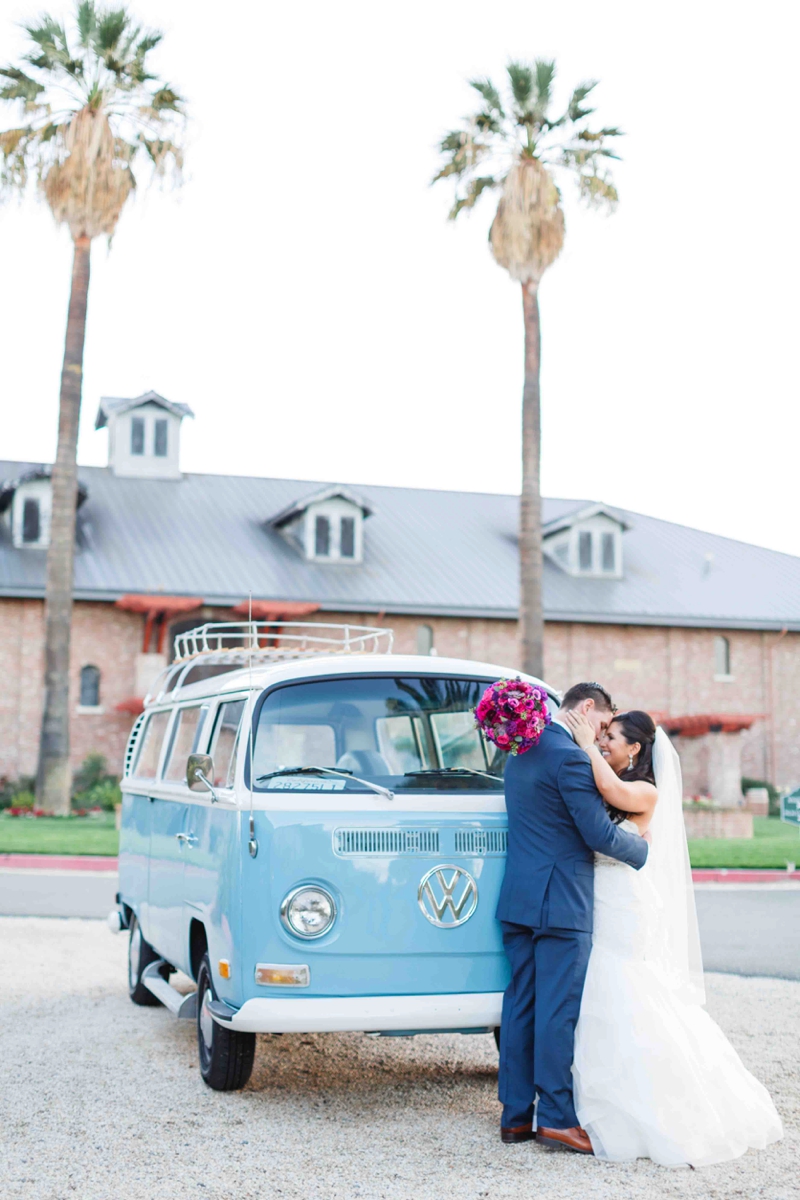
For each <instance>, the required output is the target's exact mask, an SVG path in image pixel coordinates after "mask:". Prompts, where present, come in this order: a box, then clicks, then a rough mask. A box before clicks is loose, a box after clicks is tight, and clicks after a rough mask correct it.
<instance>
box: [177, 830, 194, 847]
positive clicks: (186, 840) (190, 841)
mask: <svg viewBox="0 0 800 1200" xmlns="http://www.w3.org/2000/svg"><path fill="white" fill-rule="evenodd" d="M175 837H176V838H177V839H178V841H179V842H183V844H184V846H193V845H194V844H195V842H196V841H197V838H196V837H195V836H194V834H193V833H176V834H175Z"/></svg>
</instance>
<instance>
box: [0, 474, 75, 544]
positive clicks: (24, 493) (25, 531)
mask: <svg viewBox="0 0 800 1200" xmlns="http://www.w3.org/2000/svg"><path fill="white" fill-rule="evenodd" d="M50 472H51V468H50V467H46V466H44V467H34V468H33V469H32V470H30V471H27V472H26V473H25V474H24V475H21V476H20V477H19V479H9V480H7V481H6V482H5V483H2V484H0V522H2V524H3V525H5V527H6V528H7V529H8V530H9V532H10V534H11V542H12V545H13V546H14V547H15V549H17V550H46V549H47V547H48V545H49V543H50V522H51V517H52V508H53V490H52V484H51V482H50ZM87 494H88V493H87V491H86V487H85V486H84V484H82V483H80V482H79V483H78V496H77V507H78V508H80V506H81V505H82V504H83V503H84V501H85V500H86V497H87Z"/></svg>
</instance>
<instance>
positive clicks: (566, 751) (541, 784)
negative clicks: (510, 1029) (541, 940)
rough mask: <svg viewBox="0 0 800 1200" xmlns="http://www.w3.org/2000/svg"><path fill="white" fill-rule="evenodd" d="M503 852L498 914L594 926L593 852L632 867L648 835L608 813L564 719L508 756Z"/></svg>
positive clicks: (641, 857)
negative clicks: (617, 822)
mask: <svg viewBox="0 0 800 1200" xmlns="http://www.w3.org/2000/svg"><path fill="white" fill-rule="evenodd" d="M505 793H506V808H507V809H508V859H507V861H506V873H505V877H504V879H503V885H502V888H501V889H500V900H499V902H498V905H497V918H498V920H500V921H512V922H513V923H514V924H517V925H528V926H531V927H536V926H541V924H542V905H543V903H544V899H545V896H547V897H548V903H549V911H548V919H547V924H548V927H553V928H558V929H579V930H583V931H585V932H587V933H591V930H592V916H593V909H594V858H593V854H592V852H593V851H594V850H599V851H601V852H602V853H603V854H607V855H608V856H609V857H610V858H616V859H619V861H620V862H624V863H627V864H628V866H630V867H635V868H636V869H637V870H638V869H639V868H640V867H643V866H644V864H645V862H646V860H647V849H648V847H647V842H645V841H644V839H643V838H641V837H639V836H638V834H635V833H628V832H627V831H626V830H624V829H620V828H619V827H618V826H617V825H615V824H614V823H613V821H612V820H611V819H610V817H609V815H608V813H607V812H606V810H605V808H604V806H603V801H602V798H601V796H600V793H599V792H598V790H597V788H596V787H595V782H594V776H593V775H592V768H591V764H590V763H589V759H588V757H587V755H586V754H585V753H584V751H583V750H581V749H580V747H579V746H577V745H576V744H575V742H574V741H573V740H572V738H571V737H570V735H569V733H568V732H567V730H566V729H564V728H563V726H561V725H548V726H547V728H546V729H545V730H544V732H543V733H542V736H541V740H540V741H539V744H538V746H533V747H531V749H530V750H528V751H527V753H525V754H518V755H515V756H513V757H511V756H510V757H509V759H508V762H507V764H506V771H505Z"/></svg>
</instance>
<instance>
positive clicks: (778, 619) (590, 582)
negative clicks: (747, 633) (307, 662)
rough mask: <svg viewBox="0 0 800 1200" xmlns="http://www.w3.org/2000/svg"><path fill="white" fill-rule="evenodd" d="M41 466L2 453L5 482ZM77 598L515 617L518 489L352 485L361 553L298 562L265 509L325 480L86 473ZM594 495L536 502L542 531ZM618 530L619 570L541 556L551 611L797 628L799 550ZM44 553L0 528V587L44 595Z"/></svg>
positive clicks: (628, 517) (614, 619)
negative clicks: (308, 604) (167, 598)
mask: <svg viewBox="0 0 800 1200" xmlns="http://www.w3.org/2000/svg"><path fill="white" fill-rule="evenodd" d="M35 466H38V464H31V463H2V462H0V480H3V479H7V480H11V479H15V478H19V477H20V476H21V475H23V474H24V473H25V472H26V471H28V470H30V469H32V468H33V467H35ZM79 474H80V479H81V482H82V483H83V484H84V485H85V486H86V488H87V490H88V498H87V500H86V502H85V503H84V504H83V505H82V506H81V509H80V513H79V516H78V538H77V554H76V558H75V594H76V598H77V599H83V600H116V599H117V598H118V597H120V596H122V595H124V594H130V593H133V592H145V593H158V592H162V593H165V594H167V595H185V596H202V597H203V599H204V602H205V603H206V604H215V605H234V604H238V603H239V602H241V601H242V600H243V599H245V598H246V597H247V595H248V593H249V592H250V591H252V593H253V597H254V598H256V599H260V600H271V599H275V600H299V601H313V602H316V603H319V604H320V605H321V608H322V609H323V610H324V611H329V612H331V611H338V612H354V613H356V612H359V613H360V612H365V613H369V612H373V613H374V612H380V611H385V612H386V613H387V614H391V613H409V614H418V615H420V616H423V615H429V616H436V615H442V616H484V617H506V618H513V617H516V615H517V595H518V564H517V532H516V531H517V507H518V498H517V497H516V496H498V495H485V494H482V493H478V492H446V491H434V490H427V489H421V488H395V487H378V486H369V485H364V486H359V488H358V493H359V497H363V500H364V503H365V504H366V505H368V506H369V507H370V508H371V509H372V510H373V514H374V515H372V516H371V517H370V518H369V519H368V520H367V521H366V522H365V525H364V561H363V562H362V563H358V564H356V563H345V562H337V563H330V564H328V563H320V562H318V561H317V562H307V561H306V560H305V559H304V558H303V557H302V556H301V554H300V553H299V551H298V550H297V549H296V548H295V547H294V546H292V545H290V544H289V542H288V541H287V540H286V539H285V538H284V537H283V536H282V535H281V534H280V533H279V532H278V531H276V530H275V529H273V528H271V526H270V524H269V522H270V518H272V517H274V514H275V513H279V512H281V511H282V510H284V509H287V508H289V507H290V506H292V505H294V504H295V503H296V502H297V501H298V500H303V499H304V498H307V497H308V496H309V494H311V495H313V494H315V492H317V491H318V490H320V489H327V488H329V487H331V485H330V484H323V483H312V482H309V481H307V480H302V481H297V480H289V479H258V478H247V477H240V476H231V475H184V476H183V478H182V479H179V480H157V479H139V478H134V479H131V478H120V477H118V476H116V475H114V474H113V472H112V471H111V470H109V469H108V468H101V467H81V468H80V469H79ZM591 504H592V502H591V501H588V500H585V499H584V500H545V501H544V519H545V522H546V524H547V525H551V524H552V523H554V522H559V523H560V521H561V518H563V517H566V516H568V515H571V514H576V515H577V514H578V513H581V512H584V511H586V510H587V508H589V507H590V506H591ZM603 511H605V512H608V513H609V514H612V515H614V516H615V517H616V518H618V519H619V520H620V521H621V522H622V523H623V524H624V525H625V526H626V527H627V529H626V532H624V533H623V534H622V544H623V555H624V558H623V577H622V578H621V579H602V578H576V577H573V576H571V575H568V574H567V573H566V572H565V571H563V570H562V569H561V567H559V566H558V565H557V564H556V563H555V562H552V561H550V560H549V559H546V560H545V564H544V607H545V616H546V617H547V618H548V619H550V620H562V621H592V622H598V621H599V622H611V623H615V624H646V625H687V626H709V627H717V628H724V627H729V628H752V629H780V628H782V627H784V626H787V627H788V628H790V629H797V630H800V558H795V557H793V556H792V555H789V554H781V553H779V552H777V551H774V550H765V549H763V548H761V547H759V546H751V545H747V544H745V543H742V542H737V541H733V540H732V539H730V538H724V537H718V536H716V535H715V534H710V533H703V532H701V531H700V530H697V529H690V528H687V527H685V526H682V525H674V524H671V523H670V522H669V521H661V520H658V519H656V518H654V517H646V516H643V515H641V514H640V513H633V512H627V511H623V510H621V509H617V508H612V509H609V508H607V507H606V506H603ZM44 578H45V552H44V551H42V550H35V549H29V548H25V549H14V547H13V546H12V544H11V535H10V530H9V529H8V527H7V525H6V524H5V523H4V522H0V595H4V596H42V595H43V594H44Z"/></svg>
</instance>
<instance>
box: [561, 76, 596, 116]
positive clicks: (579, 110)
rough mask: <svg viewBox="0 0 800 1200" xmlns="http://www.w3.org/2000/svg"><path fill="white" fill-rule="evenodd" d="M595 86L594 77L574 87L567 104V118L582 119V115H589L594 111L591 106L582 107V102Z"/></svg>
mask: <svg viewBox="0 0 800 1200" xmlns="http://www.w3.org/2000/svg"><path fill="white" fill-rule="evenodd" d="M596 87H597V80H596V79H588V80H587V81H586V82H585V83H581V84H579V85H578V87H576V88H575V91H574V92H573V93H572V95H571V96H570V101H569V104H568V105H567V113H566V116H567V120H568V121H572V122H575V121H582V120H583V118H584V117H590V116H591V115H592V113H593V112H594V111H595V110H594V109H593V108H584V107H583V102H584V100H585V99H586V97H587V96H588V95H589V93H590V92H592V91H594V89H595V88H596Z"/></svg>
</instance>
